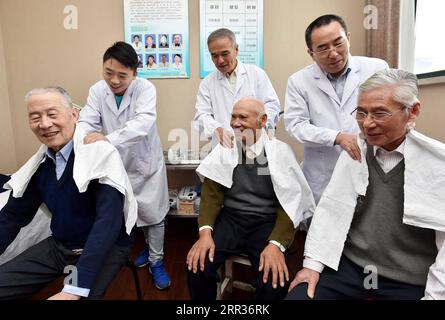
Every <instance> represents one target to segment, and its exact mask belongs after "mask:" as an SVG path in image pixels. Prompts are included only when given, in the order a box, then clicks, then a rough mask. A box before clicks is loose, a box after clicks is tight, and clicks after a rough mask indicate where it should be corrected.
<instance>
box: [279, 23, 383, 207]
mask: <svg viewBox="0 0 445 320" xmlns="http://www.w3.org/2000/svg"><path fill="white" fill-rule="evenodd" d="M350 38H351V33H350V32H348V29H347V26H346V23H345V22H344V20H343V19H342V18H341V17H339V16H336V15H331V14H329V15H324V16H321V17H319V18H317V19H316V20H314V21H313V22H312V23H311V24H310V25H309V26H308V27H307V29H306V33H305V39H306V44H307V47H308V50H307V52H308V53H309V55H310V56H311V58H312V59H313V60H314V62H315V63H314V64H312V65H310V66H307V67H305V68H304V69H302V70H300V71H298V72H296V73H295V74H293V75H292V76H291V77H290V78H289V81H288V84H287V90H286V97H285V107H284V123H285V126H286V130H287V132H288V133H289V134H290V136H292V137H294V138H295V139H297V140H298V141H299V142H300V143H302V144H303V145H304V167H303V172H304V174H305V176H306V179H307V181H308V182H309V185H310V186H311V189H312V192H313V193H314V198H315V201H316V202H318V200H319V199H320V196H321V194H322V193H323V190H324V189H325V187H326V185H327V184H328V182H329V179H330V178H331V175H332V171H333V169H334V166H335V163H336V162H337V159H338V156H339V154H340V152H341V151H342V150H346V151H347V152H348V153H349V155H350V156H351V157H352V158H353V159H355V160H359V161H360V160H361V158H360V151H359V148H358V146H357V143H356V133H357V131H358V127H357V123H356V121H355V120H354V117H353V116H351V115H350V113H351V111H352V110H353V109H354V108H355V107H356V105H355V103H356V101H357V91H358V86H359V85H360V84H361V83H363V82H364V81H365V80H366V79H367V78H369V77H370V76H371V75H372V74H374V73H375V72H376V71H379V70H382V69H386V68H388V64H387V63H386V62H385V61H383V60H380V59H375V58H367V57H353V56H351V55H350V53H349V46H350V42H349V41H350Z"/></svg>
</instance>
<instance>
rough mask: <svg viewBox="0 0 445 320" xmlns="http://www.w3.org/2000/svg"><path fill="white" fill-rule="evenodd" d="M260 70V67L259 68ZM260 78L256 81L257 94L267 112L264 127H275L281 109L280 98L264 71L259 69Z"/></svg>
mask: <svg viewBox="0 0 445 320" xmlns="http://www.w3.org/2000/svg"><path fill="white" fill-rule="evenodd" d="M260 70H261V69H260ZM261 74H262V76H261V75H259V76H260V79H259V81H258V88H257V94H258V97H259V100H261V101H263V103H264V108H265V109H266V113H267V125H266V129H275V128H276V126H277V123H278V120H279V114H280V111H281V107H280V99H279V98H278V95H277V93H276V91H275V89H274V87H273V85H272V82H271V81H270V79H269V77H268V76H267V74H266V72H264V71H263V70H261Z"/></svg>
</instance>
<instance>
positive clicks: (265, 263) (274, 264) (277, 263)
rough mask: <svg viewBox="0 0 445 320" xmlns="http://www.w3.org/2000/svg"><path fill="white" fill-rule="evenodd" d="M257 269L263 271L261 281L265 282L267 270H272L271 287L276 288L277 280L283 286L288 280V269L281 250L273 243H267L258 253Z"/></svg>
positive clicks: (267, 275) (267, 276)
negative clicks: (258, 263)
mask: <svg viewBox="0 0 445 320" xmlns="http://www.w3.org/2000/svg"><path fill="white" fill-rule="evenodd" d="M259 271H260V272H261V271H263V282H264V283H267V281H268V279H269V272H272V287H273V288H277V282H278V280H279V281H280V286H281V287H284V286H285V285H286V281H289V271H288V269H287V265H286V260H285V259H284V254H283V252H281V250H280V249H279V248H278V247H277V246H276V245H274V244H268V245H267V246H266V248H264V250H263V252H261V255H260V266H259Z"/></svg>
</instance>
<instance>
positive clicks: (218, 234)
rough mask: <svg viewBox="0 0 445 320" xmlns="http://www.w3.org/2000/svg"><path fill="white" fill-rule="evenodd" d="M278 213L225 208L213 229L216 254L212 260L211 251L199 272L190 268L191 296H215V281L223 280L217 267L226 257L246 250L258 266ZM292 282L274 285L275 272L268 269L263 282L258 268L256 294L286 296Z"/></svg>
mask: <svg viewBox="0 0 445 320" xmlns="http://www.w3.org/2000/svg"><path fill="white" fill-rule="evenodd" d="M275 221H276V217H275V216H257V215H246V214H240V213H237V212H230V211H228V210H227V209H222V210H221V213H220V214H219V216H218V218H217V220H216V222H215V225H214V228H213V229H214V232H213V240H214V242H215V256H214V259H213V262H210V261H209V259H208V255H206V260H205V264H204V271H203V272H201V271H200V270H199V267H198V271H197V273H196V274H195V273H193V272H192V271H188V287H189V291H190V296H191V297H192V299H194V300H215V299H216V284H217V282H218V281H220V279H219V276H218V273H217V270H218V268H219V267H220V266H221V265H222V264H223V263H224V262H225V260H226V258H227V257H229V256H231V255H235V254H241V253H244V254H247V256H248V257H249V260H250V262H251V263H252V267H253V268H254V270H255V271H257V270H258V267H259V261H260V255H261V252H262V251H263V249H264V248H265V247H266V246H267V245H268V237H269V235H270V234H271V232H272V229H273V228H274V226H275ZM288 286H289V283H287V282H286V285H285V287H284V288H282V287H281V286H280V285H279V282H278V287H277V289H274V288H273V287H272V274H271V273H269V278H268V282H267V283H266V284H265V283H263V272H258V277H257V280H256V283H255V288H256V298H257V299H261V300H278V299H283V298H284V297H285V296H286V292H287V288H288Z"/></svg>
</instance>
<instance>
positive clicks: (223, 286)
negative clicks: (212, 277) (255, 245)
mask: <svg viewBox="0 0 445 320" xmlns="http://www.w3.org/2000/svg"><path fill="white" fill-rule="evenodd" d="M234 263H238V264H242V265H245V266H250V267H251V266H252V264H251V263H250V260H249V258H248V257H247V256H246V255H244V254H241V255H234V256H230V257H228V258H227V259H226V263H225V266H224V274H222V270H221V269H222V268H220V269H219V270H218V273H219V277H220V279H221V281H220V282H218V284H217V293H216V300H221V299H222V296H223V294H224V291H226V290H227V291H228V292H230V293H231V292H232V288H237V289H241V290H244V291H248V292H255V287H254V286H252V284H250V283H247V282H243V281H240V280H234V279H233V264H234Z"/></svg>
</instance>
